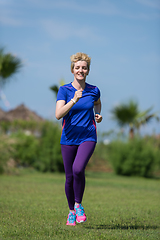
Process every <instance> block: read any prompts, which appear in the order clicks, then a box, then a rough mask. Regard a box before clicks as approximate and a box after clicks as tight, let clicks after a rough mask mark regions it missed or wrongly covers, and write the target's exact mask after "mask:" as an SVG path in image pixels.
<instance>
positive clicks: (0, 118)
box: [0, 108, 11, 121]
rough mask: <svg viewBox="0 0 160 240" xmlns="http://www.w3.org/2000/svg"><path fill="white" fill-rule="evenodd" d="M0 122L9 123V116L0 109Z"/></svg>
mask: <svg viewBox="0 0 160 240" xmlns="http://www.w3.org/2000/svg"><path fill="white" fill-rule="evenodd" d="M0 121H11V118H10V116H6V112H4V111H3V110H2V109H1V108H0Z"/></svg>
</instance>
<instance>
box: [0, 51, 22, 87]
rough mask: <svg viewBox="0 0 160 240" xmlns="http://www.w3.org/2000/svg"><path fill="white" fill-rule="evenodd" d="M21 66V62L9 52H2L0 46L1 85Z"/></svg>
mask: <svg viewBox="0 0 160 240" xmlns="http://www.w3.org/2000/svg"><path fill="white" fill-rule="evenodd" d="M21 67H22V62H21V60H20V59H19V58H18V57H15V56H14V55H12V54H11V53H7V54H5V53H4V48H0V85H1V86H3V85H4V84H6V83H7V82H8V79H9V78H10V77H11V76H13V75H14V74H15V73H17V72H18V70H19V69H20V68H21Z"/></svg>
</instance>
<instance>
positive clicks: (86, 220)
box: [76, 219, 87, 223]
mask: <svg viewBox="0 0 160 240" xmlns="http://www.w3.org/2000/svg"><path fill="white" fill-rule="evenodd" d="M86 221H87V219H86V220H85V221H83V220H82V221H80V222H78V221H77V220H76V222H77V223H83V222H86Z"/></svg>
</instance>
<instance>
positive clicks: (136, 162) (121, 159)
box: [108, 138, 160, 177]
mask: <svg viewBox="0 0 160 240" xmlns="http://www.w3.org/2000/svg"><path fill="white" fill-rule="evenodd" d="M108 152H109V160H110V162H111V164H112V166H113V169H114V171H115V173H116V174H118V175H126V176H142V177H151V176H152V175H153V172H154V171H155V170H156V169H158V168H159V169H160V159H159V158H160V157H159V156H160V149H159V148H158V147H157V146H155V145H154V142H153V141H150V140H147V139H145V138H144V139H134V140H131V141H128V142H126V143H125V142H120V141H114V142H112V143H111V144H110V145H109V146H108Z"/></svg>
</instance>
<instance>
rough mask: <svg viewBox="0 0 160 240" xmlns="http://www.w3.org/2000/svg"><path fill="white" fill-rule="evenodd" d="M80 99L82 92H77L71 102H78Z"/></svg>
mask: <svg viewBox="0 0 160 240" xmlns="http://www.w3.org/2000/svg"><path fill="white" fill-rule="evenodd" d="M81 97H82V90H77V91H76V92H75V94H74V98H73V100H74V101H75V102H78V101H79V99H80V98H81Z"/></svg>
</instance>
